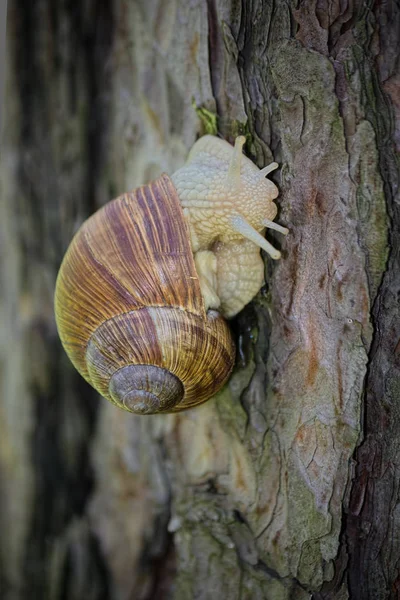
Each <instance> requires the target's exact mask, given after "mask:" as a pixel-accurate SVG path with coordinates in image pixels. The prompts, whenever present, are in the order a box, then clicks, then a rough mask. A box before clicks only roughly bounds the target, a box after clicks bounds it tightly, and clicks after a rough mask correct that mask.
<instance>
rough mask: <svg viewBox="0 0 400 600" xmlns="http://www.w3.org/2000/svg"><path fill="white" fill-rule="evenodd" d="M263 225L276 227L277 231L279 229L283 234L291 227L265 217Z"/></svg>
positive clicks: (271, 227) (269, 227)
mask: <svg viewBox="0 0 400 600" xmlns="http://www.w3.org/2000/svg"><path fill="white" fill-rule="evenodd" d="M263 225H265V227H268V229H275V231H279V232H280V233H283V235H287V234H288V233H289V229H287V228H286V227H282V225H278V223H274V221H270V220H269V219H263Z"/></svg>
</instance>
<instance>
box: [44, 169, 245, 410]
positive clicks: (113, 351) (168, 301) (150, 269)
mask: <svg viewBox="0 0 400 600" xmlns="http://www.w3.org/2000/svg"><path fill="white" fill-rule="evenodd" d="M55 312H56V322H57V327H58V331H59V335H60V338H61V341H62V343H63V346H64V348H65V350H66V352H67V354H68V356H69V358H70V359H71V361H72V363H73V364H74V365H75V367H76V369H77V370H78V371H79V372H80V373H81V375H82V376H83V377H84V378H85V379H86V380H87V381H88V382H89V383H90V384H91V385H92V386H93V387H94V388H95V389H96V390H98V392H99V393H100V394H101V395H102V396H104V397H105V398H107V399H108V400H110V401H111V402H113V403H114V404H116V405H117V406H119V407H121V408H124V409H126V410H128V411H131V412H134V413H138V414H151V413H159V412H175V411H179V410H183V409H186V408H189V407H192V406H195V405H197V404H200V403H202V402H204V401H205V400H207V399H208V398H210V397H211V396H212V395H214V394H215V393H216V392H217V391H218V390H219V389H220V388H221V386H222V385H223V384H224V383H225V381H226V380H227V379H228V377H229V374H230V372H231V370H232V368H233V364H234V357H235V347H234V344H233V341H232V337H231V333H230V331H229V327H228V325H227V323H226V322H225V320H224V319H223V318H222V317H221V316H220V314H219V313H217V312H216V311H214V310H210V311H208V312H206V310H205V306H204V300H203V296H202V294H201V290H200V285H199V279H198V275H197V272H196V268H195V262H194V258H193V252H192V248H191V245H190V234H189V230H188V226H187V223H186V221H185V217H184V214H183V210H182V206H181V203H180V200H179V197H178V195H177V192H176V189H175V187H174V185H173V183H172V182H171V180H170V179H169V177H168V176H166V175H162V176H161V177H160V178H159V179H157V180H156V181H154V182H152V183H150V184H148V185H146V186H143V187H141V188H138V189H136V190H134V191H133V192H130V193H126V194H123V195H122V196H120V197H119V198H117V199H116V200H113V201H112V202H109V203H108V204H106V205H105V206H104V207H103V208H102V209H100V210H99V211H97V212H96V213H95V214H94V215H93V216H92V217H91V218H89V219H88V220H87V221H86V222H85V223H84V224H83V225H82V227H81V228H80V230H79V231H78V233H77V234H76V235H75V237H74V239H73V241H72V242H71V245H70V247H69V249H68V251H67V253H66V255H65V257H64V260H63V263H62V265H61V269H60V272H59V275H58V278H57V284H56V292H55Z"/></svg>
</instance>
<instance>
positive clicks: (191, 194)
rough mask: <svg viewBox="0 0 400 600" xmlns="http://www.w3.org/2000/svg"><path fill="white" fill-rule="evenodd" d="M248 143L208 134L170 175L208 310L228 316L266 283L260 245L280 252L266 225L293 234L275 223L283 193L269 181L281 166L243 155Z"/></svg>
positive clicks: (271, 252) (277, 254) (273, 252)
mask: <svg viewBox="0 0 400 600" xmlns="http://www.w3.org/2000/svg"><path fill="white" fill-rule="evenodd" d="M244 143H245V138H244V136H239V137H237V138H236V141H235V146H234V147H232V146H231V144H229V143H228V142H226V141H224V140H222V139H220V138H217V137H214V136H211V135H206V136H204V137H202V138H200V139H199V140H198V141H197V142H196V143H195V144H194V146H193V148H192V150H191V152H190V154H189V157H188V160H187V162H186V164H185V165H184V166H183V167H182V168H181V169H179V170H178V171H176V173H174V174H173V175H172V176H171V179H172V181H173V183H174V185H175V188H176V190H177V192H178V196H179V199H180V202H181V204H182V207H183V209H184V214H185V217H186V219H187V222H188V225H189V229H190V238H191V245H192V250H193V253H194V258H195V264H196V270H197V272H198V275H199V280H200V287H201V291H202V294H203V297H204V301H205V306H206V309H208V308H214V309H217V310H218V311H219V312H220V313H221V314H222V315H223V316H224V317H226V318H231V317H233V316H235V315H236V314H237V313H238V312H240V311H241V310H242V308H243V307H244V306H245V305H246V304H248V303H249V302H250V301H251V300H252V299H253V298H254V296H255V295H256V294H257V293H258V291H259V290H260V288H261V287H262V285H263V282H264V264H263V261H262V258H261V256H260V248H262V249H263V250H265V251H266V252H267V253H268V254H269V255H270V256H271V257H272V258H273V259H278V258H280V256H281V255H280V252H279V251H278V250H276V249H275V248H274V247H273V246H272V245H271V244H270V243H269V242H268V241H267V240H266V239H265V238H264V237H263V233H264V231H265V228H269V229H275V230H276V231H279V232H280V233H283V234H284V235H286V234H287V233H288V230H287V229H286V228H285V227H282V226H281V225H278V224H277V223H274V222H273V219H274V218H275V216H276V213H277V208H276V205H275V203H274V202H273V200H274V199H275V198H276V197H277V196H278V193H279V192H278V188H277V187H276V186H275V184H273V183H272V181H269V180H268V179H266V175H268V174H269V173H270V172H271V171H273V170H274V169H277V168H278V165H277V163H271V164H270V165H268V166H267V167H265V168H264V169H261V170H260V169H259V168H258V167H257V166H256V165H255V164H254V163H253V162H252V161H251V160H250V159H248V158H247V157H246V156H244V155H243V152H242V149H243V145H244Z"/></svg>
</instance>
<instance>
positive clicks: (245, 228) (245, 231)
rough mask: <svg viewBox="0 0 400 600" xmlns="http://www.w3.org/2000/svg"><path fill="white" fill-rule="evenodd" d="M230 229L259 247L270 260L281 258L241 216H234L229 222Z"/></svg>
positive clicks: (277, 251)
mask: <svg viewBox="0 0 400 600" xmlns="http://www.w3.org/2000/svg"><path fill="white" fill-rule="evenodd" d="M231 225H232V228H233V229H234V230H235V231H237V232H238V233H240V234H241V235H242V236H243V237H245V238H247V239H248V240H250V241H252V242H254V243H255V244H256V245H257V246H260V248H262V249H263V250H265V251H266V252H268V254H269V255H270V256H271V258H273V259H275V260H278V259H279V258H280V257H281V253H280V252H279V250H277V249H276V248H274V247H273V245H272V244H270V243H269V242H268V241H267V240H266V239H265V238H263V236H262V235H260V234H259V233H258V231H257V230H256V229H254V228H253V227H252V226H251V225H250V223H248V222H247V221H246V220H245V219H244V218H243V217H242V216H240V215H236V216H235V217H233V218H232V220H231Z"/></svg>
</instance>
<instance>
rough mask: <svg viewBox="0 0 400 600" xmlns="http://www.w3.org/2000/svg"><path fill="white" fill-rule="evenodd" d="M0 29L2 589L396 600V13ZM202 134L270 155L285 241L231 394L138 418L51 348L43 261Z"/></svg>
mask: <svg viewBox="0 0 400 600" xmlns="http://www.w3.org/2000/svg"><path fill="white" fill-rule="evenodd" d="M7 33H8V46H7V82H6V83H7V93H6V123H5V128H4V133H3V144H2V159H1V164H0V177H1V205H0V211H1V214H0V249H1V256H2V262H1V270H0V283H1V291H0V299H1V303H0V320H1V324H2V325H1V327H2V335H1V340H0V382H1V386H2V387H1V390H2V393H1V398H0V527H1V531H2V536H1V538H0V585H1V589H2V598H5V599H7V600H14V599H15V600H20V599H25V598H28V597H29V598H33V599H36V598H38V599H47V598H49V599H51V600H53V599H54V600H56V599H57V600H58V599H68V600H70V599H71V600H80V599H82V598H85V599H86V598H87V599H89V600H108V599H118V600H130V599H135V600H150V599H153V598H154V599H157V600H159V599H163V598H165V599H169V598H171V599H172V598H174V599H176V600H191V599H193V598H196V599H201V600H207V599H211V598H213V599H214V598H220V599H221V600H222V599H225V598H226V599H228V598H229V600H233V599H238V600H239V599H240V600H244V599H252V600H257V599H267V600H281V599H282V600H286V599H299V600H300V599H306V598H315V599H316V600H322V599H330V600H331V599H332V600H333V599H335V600H342V599H345V598H354V599H362V600H366V599H371V600H372V599H373V600H380V599H386V598H393V599H394V598H397V597H399V596H400V575H399V566H398V565H399V557H400V535H399V531H400V513H399V508H398V507H399V503H398V495H399V476H400V447H399V442H398V440H399V439H400V413H399V409H398V403H399V399H400V364H399V347H400V342H399V340H400V319H399V309H398V305H399V298H400V264H399V262H400V261H399V257H400V253H399V233H398V232H399V227H400V214H399V158H398V153H397V152H398V149H399V145H400V126H399V122H400V118H399V115H400V100H399V99H400V93H399V82H400V74H399V55H400V53H399V47H400V8H399V6H398V5H397V6H396V3H395V2H379V3H378V2H372V1H368V2H361V1H359V0H354V2H337V1H331V2H328V1H327V0H318V1H316V0H303V1H300V2H298V3H296V2H276V3H272V2H262V0H252V1H250V0H248V1H247V2H245V1H243V2H239V1H237V0H207V1H206V0H198V1H192V2H187V1H186V0H167V1H165V0H146V1H145V0H131V1H130V2H129V1H128V0H114V1H112V0H102V1H100V0H97V1H96V0H93V1H92V2H89V1H86V2H83V3H78V2H59V3H54V2H50V0H37V1H36V2H23V1H22V0H15V2H13V3H11V4H10V7H9V14H8V22H7ZM207 132H209V133H214V134H219V135H221V136H222V137H223V138H225V139H227V140H229V141H231V142H232V141H233V140H234V137H235V136H236V135H237V134H238V133H243V134H244V135H246V138H247V144H246V152H247V154H248V155H249V156H250V157H251V158H252V159H253V160H254V161H255V162H256V164H258V166H260V167H262V166H264V165H265V164H267V163H268V162H270V161H271V159H272V158H274V160H276V161H277V162H279V164H280V167H281V168H280V170H279V171H278V173H277V174H276V175H274V180H275V182H276V183H277V185H278V186H279V189H280V196H279V199H278V202H279V206H280V214H279V222H280V223H282V224H284V225H286V226H288V227H289V228H290V235H289V236H288V237H287V239H286V240H285V243H284V245H283V248H282V249H283V259H282V260H281V261H279V263H278V264H273V265H272V264H271V262H270V261H269V260H268V258H266V259H265V262H266V281H267V283H266V285H265V287H264V288H263V289H262V290H261V292H260V293H259V295H258V296H257V297H256V298H255V300H254V301H253V302H252V303H251V304H250V305H248V306H247V307H246V308H245V309H244V311H242V313H241V314H240V315H239V316H238V317H237V318H236V319H235V320H234V321H233V323H232V328H233V331H234V335H235V339H236V343H237V349H238V352H237V363H236V367H235V370H234V373H233V375H232V377H231V379H230V382H229V384H228V385H227V386H226V387H225V388H224V390H223V391H222V392H220V393H219V394H218V395H217V397H216V398H214V399H212V400H210V401H209V402H208V403H206V404H205V405H203V406H201V407H198V408H195V409H193V410H191V411H188V412H185V413H181V414H178V415H167V416H162V415H160V416H152V417H137V416H133V415H130V414H128V413H125V412H123V411H120V410H118V409H117V408H115V407H114V406H112V405H109V404H108V403H107V402H106V401H105V400H103V399H100V398H99V397H98V396H97V394H96V393H95V392H94V390H92V389H91V388H90V387H89V386H88V385H87V384H86V383H85V382H84V381H83V380H82V379H81V378H80V376H79V375H78V374H77V373H76V372H75V371H74V369H73V367H72V365H71V364H70V363H69V361H68V359H67V358H66V356H65V354H64V352H63V350H62V348H61V344H60V342H59V339H58V336H57V332H56V328H55V321H54V315H53V291H54V284H55V278H56V275H57V270H58V268H59V265H60V262H61V259H62V256H63V254H64V252H65V250H66V248H67V246H68V243H69V241H70V240H71V238H72V236H73V234H74V232H75V231H76V230H77V228H78V227H79V225H80V224H81V223H82V222H83V220H84V219H85V218H87V217H88V216H89V215H90V214H91V213H92V212H93V211H94V210H96V209H97V208H98V207H100V206H102V205H103V204H104V203H105V202H106V201H108V200H110V199H111V198H113V197H115V196H117V195H118V194H120V193H122V192H124V191H126V190H129V189H131V188H134V187H136V186H137V185H139V184H143V183H146V182H148V181H150V180H151V179H153V178H155V177H156V176H158V175H159V174H160V173H161V172H163V171H165V172H168V173H172V172H174V170H176V169H177V168H178V167H180V166H181V165H182V164H183V162H184V160H185V157H186V155H187V152H188V150H189V148H190V147H191V145H192V144H193V142H194V141H195V139H196V137H198V136H199V135H202V134H204V133H207ZM280 241H281V240H279V238H278V237H277V238H276V240H275V243H276V244H278V245H279V243H280Z"/></svg>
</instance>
